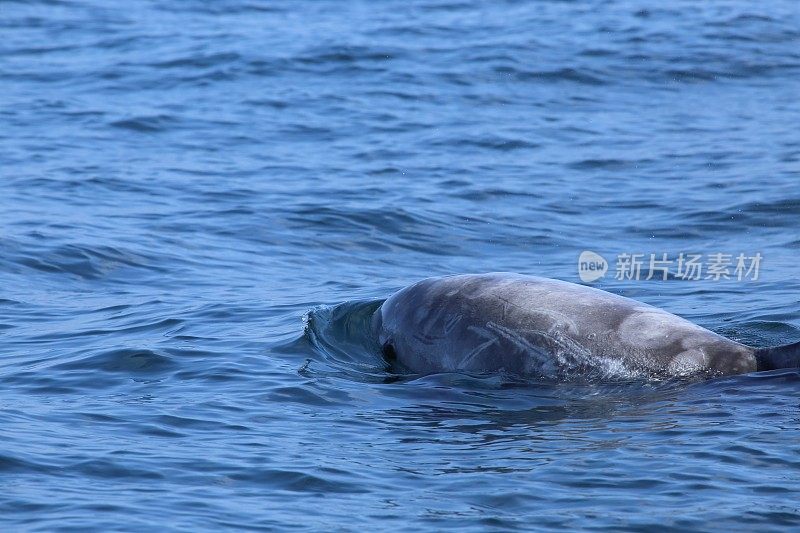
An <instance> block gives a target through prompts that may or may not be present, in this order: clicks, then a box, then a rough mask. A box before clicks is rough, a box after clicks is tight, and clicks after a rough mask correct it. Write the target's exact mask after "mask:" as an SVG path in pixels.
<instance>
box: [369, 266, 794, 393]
mask: <svg viewBox="0 0 800 533" xmlns="http://www.w3.org/2000/svg"><path fill="white" fill-rule="evenodd" d="M372 328H373V332H374V333H375V334H376V336H377V339H378V341H379V343H380V345H381V346H382V349H383V353H384V355H385V357H386V358H387V359H389V360H391V361H394V362H396V363H398V364H399V365H400V366H402V367H404V368H405V369H406V370H409V371H411V372H415V373H425V374H431V373H437V372H465V373H490V372H504V373H508V374H513V375H519V376H525V377H537V378H553V379H565V378H575V377H586V378H621V379H636V378H645V379H653V378H656V379H658V378H669V377H715V376H724V375H730V374H743V373H747V372H755V371H761V370H774V369H778V368H797V367H799V366H800V343H795V344H790V345H786V346H779V347H775V348H751V347H749V346H745V345H744V344H740V343H738V342H735V341H732V340H730V339H727V338H725V337H722V336H720V335H718V334H716V333H713V332H711V331H709V330H707V329H705V328H702V327H700V326H698V325H696V324H693V323H691V322H689V321H688V320H685V319H683V318H680V317H679V316H676V315H673V314H672V313H668V312H667V311H664V310H662V309H658V308H656V307H653V306H651V305H647V304H644V303H641V302H638V301H636V300H631V299H629V298H625V297H623V296H619V295H616V294H611V293H609V292H605V291H602V290H599V289H595V288H592V287H586V286H583V285H577V284H574V283H569V282H566V281H559V280H554V279H547V278H540V277H535V276H525V275H520V274H511V273H492V274H466V275H459V276H447V277H442V278H430V279H426V280H423V281H420V282H418V283H415V284H414V285H411V286H409V287H406V288H405V289H402V290H400V291H399V292H397V293H395V294H394V295H393V296H391V297H389V298H388V299H387V300H386V301H385V302H384V303H383V304H382V305H381V306H380V308H378V309H377V310H376V311H375V314H374V315H373V317H372Z"/></svg>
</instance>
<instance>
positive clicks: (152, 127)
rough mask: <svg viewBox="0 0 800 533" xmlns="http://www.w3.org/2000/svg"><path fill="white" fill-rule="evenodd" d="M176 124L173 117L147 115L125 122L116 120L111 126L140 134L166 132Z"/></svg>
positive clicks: (125, 120)
mask: <svg viewBox="0 0 800 533" xmlns="http://www.w3.org/2000/svg"><path fill="white" fill-rule="evenodd" d="M175 123H176V120H175V118H174V117H172V116H171V115H146V116H140V117H133V118H128V119H123V120H115V121H114V122H111V123H110V124H109V125H110V126H112V127H114V128H120V129H124V130H131V131H137V132H139V133H157V132H160V131H166V130H168V129H169V128H170V127H171V126H173V125H174V124H175Z"/></svg>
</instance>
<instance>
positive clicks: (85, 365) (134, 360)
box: [54, 348, 178, 376]
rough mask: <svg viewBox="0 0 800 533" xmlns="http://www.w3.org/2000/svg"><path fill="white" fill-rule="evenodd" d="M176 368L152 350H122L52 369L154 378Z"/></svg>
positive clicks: (164, 357) (173, 362) (168, 359)
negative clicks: (98, 371) (100, 371)
mask: <svg viewBox="0 0 800 533" xmlns="http://www.w3.org/2000/svg"><path fill="white" fill-rule="evenodd" d="M177 366H178V365H177V364H176V363H175V361H173V359H172V358H171V357H168V356H166V355H163V354H160V353H157V352H154V351H152V350H143V349H133V348H122V349H117V350H110V351H107V352H103V353H99V354H96V355H90V356H87V357H83V358H80V359H75V360H72V361H68V362H65V363H60V364H57V365H55V366H54V368H55V369H58V370H85V371H97V370H102V371H104V372H110V373H121V374H128V375H132V376H154V375H159V374H163V373H165V372H169V371H172V370H174V369H175V368H176V367H177Z"/></svg>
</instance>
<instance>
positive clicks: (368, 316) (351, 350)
mask: <svg viewBox="0 0 800 533" xmlns="http://www.w3.org/2000/svg"><path fill="white" fill-rule="evenodd" d="M382 303H383V300H365V301H355V302H345V303H343V304H339V305H336V306H333V307H328V306H322V307H317V308H315V309H313V310H311V311H309V313H308V314H307V315H306V316H305V323H306V327H305V332H304V337H305V339H306V340H307V342H308V344H309V345H310V346H311V347H312V349H313V350H314V351H315V352H316V355H317V356H318V357H317V358H316V363H321V364H322V365H323V366H324V367H327V368H326V369H325V370H322V371H319V370H318V369H317V365H316V364H314V363H315V361H311V362H310V363H309V364H307V365H305V367H304V368H303V369H302V371H303V372H305V373H310V374H315V373H320V372H322V373H327V374H334V375H339V376H342V377H348V378H350V379H354V380H356V381H378V382H380V381H384V380H385V379H386V378H387V377H389V376H390V375H391V374H390V373H388V370H389V365H388V363H387V362H386V361H385V360H384V359H383V357H382V355H381V353H380V349H379V347H378V345H377V341H376V339H375V338H374V337H373V335H372V332H371V321H372V315H373V313H374V312H375V310H376V309H377V308H378V307H380V305H381V304H382ZM308 399H309V400H310V401H311V402H312V403H313V402H315V401H321V402H323V403H327V401H326V400H324V399H322V398H316V399H315V398H308Z"/></svg>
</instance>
